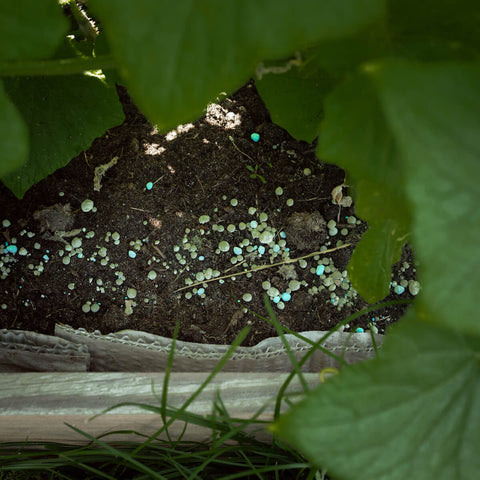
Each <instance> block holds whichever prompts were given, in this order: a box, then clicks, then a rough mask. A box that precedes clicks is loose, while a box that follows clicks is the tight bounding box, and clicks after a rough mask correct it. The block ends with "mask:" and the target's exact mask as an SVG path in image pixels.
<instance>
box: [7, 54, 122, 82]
mask: <svg viewBox="0 0 480 480" xmlns="http://www.w3.org/2000/svg"><path fill="white" fill-rule="evenodd" d="M110 68H115V61H114V60H113V57H112V56H111V55H99V56H98V57H95V58H94V57H89V58H82V57H72V58H58V59H53V60H30V61H24V62H5V63H3V64H0V77H13V76H37V75H72V74H75V73H83V72H86V71H88V70H108V69H110Z"/></svg>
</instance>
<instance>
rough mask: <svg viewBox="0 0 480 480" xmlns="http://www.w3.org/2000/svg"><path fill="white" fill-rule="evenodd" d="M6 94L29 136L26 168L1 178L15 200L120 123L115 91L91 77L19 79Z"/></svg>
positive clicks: (9, 85)
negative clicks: (25, 126)
mask: <svg viewBox="0 0 480 480" xmlns="http://www.w3.org/2000/svg"><path fill="white" fill-rule="evenodd" d="M5 89H6V91H7V94H8V95H9V97H10V98H11V100H12V101H13V103H14V104H15V105H16V106H17V108H18V110H19V111H20V113H21V115H22V117H23V119H24V121H25V122H26V124H27V126H28V130H29V132H28V133H29V141H30V155H29V158H28V161H27V163H26V164H25V165H24V166H22V167H21V168H20V169H18V170H15V171H13V172H11V173H9V174H7V175H5V176H3V177H2V181H3V182H4V183H5V184H6V185H7V187H9V188H10V190H12V191H13V193H15V195H17V196H18V197H19V198H22V197H23V195H24V194H25V192H26V191H27V190H28V189H29V188H30V187H31V186H32V185H33V184H34V183H36V182H38V181H40V180H42V179H43V178H45V177H46V176H47V175H49V174H50V173H52V172H54V171H55V170H56V169H58V168H60V167H63V166H65V165H66V164H67V163H68V162H69V161H70V160H71V159H72V158H73V157H75V156H76V155H78V154H79V153H80V152H82V151H83V150H85V149H86V148H88V147H89V146H90V144H91V143H92V141H93V140H94V139H95V138H96V137H99V136H101V135H103V133H105V131H106V130H107V129H109V128H111V127H113V126H115V125H118V124H120V123H121V122H122V121H123V119H124V115H123V111H122V107H121V105H120V103H119V101H118V97H117V93H116V91H115V88H113V87H108V86H107V85H106V84H105V83H104V82H102V81H101V80H100V79H98V78H96V77H92V76H89V75H72V76H68V77H67V76H61V77H55V76H52V77H34V78H29V77H17V78H11V79H8V80H5Z"/></svg>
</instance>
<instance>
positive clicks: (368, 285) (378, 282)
mask: <svg viewBox="0 0 480 480" xmlns="http://www.w3.org/2000/svg"><path fill="white" fill-rule="evenodd" d="M398 229H399V225H398V223H397V222H395V221H394V220H383V221H379V222H375V224H373V225H370V228H369V229H368V230H367V231H366V232H365V233H364V235H363V236H362V240H361V241H360V242H359V244H358V245H357V246H356V248H355V250H354V251H353V254H352V256H351V258H350V263H349V264H348V275H349V277H350V281H351V283H352V285H354V287H355V288H357V289H358V291H359V293H360V294H361V295H362V297H363V298H364V299H365V300H366V301H367V302H369V303H375V302H377V301H378V300H380V299H382V298H385V297H386V296H387V295H388V294H389V293H390V282H391V279H392V271H391V265H392V264H394V263H396V262H398V261H399V260H400V256H401V254H402V246H403V243H404V240H405V238H406V237H407V234H406V233H405V232H403V233H404V234H403V235H399V233H400V232H399V230H398Z"/></svg>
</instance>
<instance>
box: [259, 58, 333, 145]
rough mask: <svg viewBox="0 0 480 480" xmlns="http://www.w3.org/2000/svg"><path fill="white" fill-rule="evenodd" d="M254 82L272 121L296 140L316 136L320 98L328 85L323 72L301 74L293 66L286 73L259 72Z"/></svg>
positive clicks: (308, 140)
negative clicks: (260, 73) (258, 77)
mask: <svg viewBox="0 0 480 480" xmlns="http://www.w3.org/2000/svg"><path fill="white" fill-rule="evenodd" d="M286 64H288V62H287V63H286ZM277 68H278V67H277ZM280 68H288V67H280ZM299 70H300V71H299ZM255 86H256V87H257V89H258V92H259V93H260V95H261V97H262V100H263V101H264V102H265V105H266V106H267V108H268V110H269V112H270V115H271V118H272V121H273V122H274V123H276V124H278V125H280V126H281V127H283V128H284V129H285V130H287V131H288V133H290V135H292V136H293V137H295V138H296V139H297V140H304V141H306V142H312V141H313V140H314V139H315V137H317V135H318V129H319V126H320V121H321V119H322V117H323V100H324V98H325V96H326V95H327V93H328V92H329V91H330V90H331V88H332V79H331V78H330V77H329V76H328V75H327V74H326V72H317V73H316V75H307V76H305V75H303V72H302V71H301V69H298V68H297V67H293V69H292V70H289V71H288V72H286V73H282V74H266V75H262V76H261V78H260V79H259V80H256V81H255Z"/></svg>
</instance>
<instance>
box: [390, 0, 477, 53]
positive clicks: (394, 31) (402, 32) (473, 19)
mask: <svg viewBox="0 0 480 480" xmlns="http://www.w3.org/2000/svg"><path fill="white" fill-rule="evenodd" d="M479 16H480V2H478V1H477V0H422V1H421V2H419V1H418V0H388V30H389V33H390V36H391V44H392V47H393V49H394V50H395V52H396V54H398V55H400V56H402V57H408V58H415V59H422V60H426V61H432V60H473V59H476V58H478V54H479V53H480V27H479V23H478V18H479Z"/></svg>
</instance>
